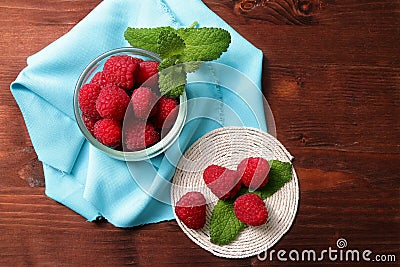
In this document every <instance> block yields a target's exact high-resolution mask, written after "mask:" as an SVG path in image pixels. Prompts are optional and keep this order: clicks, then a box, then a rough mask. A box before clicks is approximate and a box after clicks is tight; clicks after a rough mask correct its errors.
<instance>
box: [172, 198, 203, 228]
mask: <svg viewBox="0 0 400 267" xmlns="http://www.w3.org/2000/svg"><path fill="white" fill-rule="evenodd" d="M175 214H176V216H177V217H178V218H179V220H181V221H182V222H183V223H184V224H185V225H186V226H187V227H189V228H191V229H200V228H203V226H204V225H205V223H206V199H205V198H204V196H203V194H202V193H200V192H188V193H186V194H185V195H183V196H182V197H181V198H180V199H179V200H178V202H176V206H175Z"/></svg>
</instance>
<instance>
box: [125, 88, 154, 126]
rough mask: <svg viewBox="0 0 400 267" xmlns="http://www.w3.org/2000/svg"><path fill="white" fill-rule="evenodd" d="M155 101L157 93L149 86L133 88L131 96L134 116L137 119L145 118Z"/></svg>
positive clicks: (150, 111)
mask: <svg viewBox="0 0 400 267" xmlns="http://www.w3.org/2000/svg"><path fill="white" fill-rule="evenodd" d="M156 101H157V95H156V94H154V93H153V91H151V89H150V88H147V87H139V88H137V89H135V90H134V91H133V93H132V96H131V102H132V107H133V112H134V114H135V117H136V118H138V119H147V118H148V117H149V116H150V114H151V113H152V110H153V107H154V106H155V103H156Z"/></svg>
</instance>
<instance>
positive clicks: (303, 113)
mask: <svg viewBox="0 0 400 267" xmlns="http://www.w3.org/2000/svg"><path fill="white" fill-rule="evenodd" d="M204 2H205V4H206V5H208V6H209V7H210V8H211V9H212V10H213V11H214V12H216V13H217V14H218V15H219V16H221V17H222V18H223V19H224V20H225V21H226V22H227V23H229V24H230V25H231V26H232V27H233V28H234V29H236V30H237V31H238V32H239V33H240V34H241V35H243V36H244V37H245V38H246V39H248V40H249V41H250V42H252V43H253V44H254V45H255V46H256V47H258V48H259V49H261V50H262V51H263V53H264V66H263V67H264V68H263V92H264V95H265V96H266V98H267V100H268V102H269V104H270V106H271V109H272V111H273V114H274V117H275V122H276V127H277V137H278V139H279V140H280V141H281V142H282V143H283V144H284V145H285V146H286V147H287V148H288V150H289V151H290V152H291V153H292V154H293V155H294V156H295V161H294V164H295V167H296V170H297V172H298V176H299V182H300V188H301V196H300V205H299V211H298V216H297V218H296V221H295V223H294V225H293V227H292V229H291V230H290V232H289V233H288V234H287V235H285V236H284V238H283V239H282V240H281V241H280V242H279V243H278V244H277V245H276V246H275V247H274V248H273V249H275V250H279V249H286V250H290V249H293V248H294V249H297V250H302V249H315V250H317V251H321V250H323V249H327V248H328V247H329V246H332V247H335V244H336V240H337V239H338V238H341V237H342V238H346V239H347V241H348V244H349V247H350V248H353V249H355V248H357V249H370V250H372V251H373V252H374V253H376V254H378V253H381V254H395V255H396V256H397V261H398V260H399V259H400V253H399V247H400V246H399V245H400V227H399V222H400V217H399V208H400V200H399V196H400V194H399V193H400V191H399V182H398V181H399V178H400V176H399V173H400V167H399V166H400V124H399V114H400V38H399V36H400V17H399V12H400V1H397V0H395V1H393V0H381V1H376V0H365V1H357V0H342V1H335V0H242V1H230V0H218V1H217V0H206V1H204ZM98 3H100V1H99V0H88V1H78V0H63V1H47V0H29V1H28V0H19V1H11V0H0V11H1V12H0V33H1V36H2V38H1V39H0V48H1V51H2V53H1V54H0V62H1V64H0V76H1V80H0V85H1V91H0V125H1V126H0V144H1V147H0V168H1V174H0V177H1V178H0V179H1V185H0V256H1V257H0V266H81V265H83V266H85V265H88V266H97V265H98V266H110V265H112V266H120V265H141V266H154V265H161V266H173V265H183V266H187V265H189V264H191V265H192V264H193V265H198V266H206V265H213V266H215V265H218V266H250V265H251V266H266V265H268V266H277V265H280V264H281V263H280V262H279V261H278V260H276V259H275V260H274V261H272V262H271V261H268V262H262V261H259V260H258V259H257V257H252V258H248V259H242V260H227V259H221V258H217V257H214V256H212V255H211V254H210V253H208V252H206V251H204V250H202V249H201V248H199V247H198V246H196V245H195V244H194V243H193V242H191V241H190V240H189V239H188V238H187V237H186V236H185V235H184V234H183V233H182V231H181V230H180V228H179V227H178V226H177V224H176V223H175V222H174V221H171V222H163V223H158V224H153V225H147V226H142V227H135V228H133V229H118V228H115V227H113V226H112V225H110V224H109V223H107V222H97V223H88V222H86V221H85V219H84V218H82V217H81V216H79V215H77V214H76V213H75V212H73V211H71V210H69V209H68V208H66V207H64V206H62V205H60V204H58V203H56V202H55V201H53V200H51V199H49V198H47V197H46V196H45V192H44V190H45V189H44V187H43V186H44V177H43V172H42V170H41V163H40V162H39V161H38V160H37V156H36V154H35V151H34V149H33V147H32V144H31V141H30V138H29V134H28V132H27V130H26V127H25V123H24V121H23V118H22V115H21V113H20V111H19V108H18V106H17V104H16V102H15V100H14V99H13V97H12V95H11V93H10V91H9V85H10V83H11V82H12V81H13V80H14V79H15V78H16V76H17V75H18V73H19V72H20V71H21V70H22V69H23V68H24V67H25V65H26V58H27V57H28V56H29V55H32V54H34V53H36V52H37V51H39V50H41V49H42V48H43V47H45V46H46V45H48V44H50V43H51V42H53V41H54V40H56V39H57V38H59V37H61V36H62V35H63V34H65V33H66V32H67V31H68V30H70V29H71V28H72V27H73V26H74V25H75V24H76V23H78V22H79V21H80V20H81V19H82V18H84V17H85V16H86V15H87V14H88V13H89V12H90V11H91V10H92V9H93V8H94V7H95V6H96V5H97V4H98ZM324 263H329V264H340V262H329V261H326V262H324ZM294 264H298V263H294V262H287V263H286V264H285V265H294ZM301 264H302V265H306V266H308V265H311V264H318V265H320V264H321V263H311V262H302V263H301ZM361 264H362V263H361ZM361 264H360V265H361ZM386 265H387V266H390V265H391V264H390V263H386ZM392 265H395V264H393V263H392Z"/></svg>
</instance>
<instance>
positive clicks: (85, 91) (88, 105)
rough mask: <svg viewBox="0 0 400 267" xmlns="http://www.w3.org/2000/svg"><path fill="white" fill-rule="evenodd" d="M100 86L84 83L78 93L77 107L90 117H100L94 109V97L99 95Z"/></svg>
mask: <svg viewBox="0 0 400 267" xmlns="http://www.w3.org/2000/svg"><path fill="white" fill-rule="evenodd" d="M100 91H101V88H100V86H99V85H97V84H85V85H83V86H82V87H81V89H80V90H79V93H78V102H79V107H80V109H81V110H82V113H83V114H85V115H86V116H88V117H91V118H100V114H99V112H97V109H96V99H97V97H98V96H99V94H100Z"/></svg>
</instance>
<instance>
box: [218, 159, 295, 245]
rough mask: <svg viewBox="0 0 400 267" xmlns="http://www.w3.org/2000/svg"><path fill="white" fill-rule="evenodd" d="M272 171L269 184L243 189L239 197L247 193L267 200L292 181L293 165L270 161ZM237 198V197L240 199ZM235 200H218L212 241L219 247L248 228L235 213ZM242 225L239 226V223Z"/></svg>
mask: <svg viewBox="0 0 400 267" xmlns="http://www.w3.org/2000/svg"><path fill="white" fill-rule="evenodd" d="M269 164H270V167H271V168H270V171H269V176H268V183H267V184H266V185H265V186H264V187H263V188H260V189H258V190H256V191H249V189H248V188H242V189H241V190H240V192H239V193H238V196H240V195H243V194H246V193H250V192H251V193H254V194H257V195H259V196H260V197H261V198H262V199H266V198H268V197H270V196H272V195H273V194H275V193H276V192H278V191H279V189H281V188H282V187H283V186H284V185H285V184H286V183H287V182H289V181H290V180H291V179H292V164H291V163H290V162H282V161H279V160H271V161H269ZM238 196H237V197H238ZM233 202H234V199H233V200H218V203H217V204H216V205H215V207H214V210H213V212H212V215H211V222H210V241H211V242H212V243H214V244H218V245H226V244H229V243H231V242H232V241H234V240H235V239H236V238H237V236H238V235H239V234H240V232H241V231H242V230H243V229H244V228H245V227H246V225H245V224H243V223H242V222H240V221H239V220H238V219H237V218H236V216H235V213H234V211H233ZM238 222H239V223H241V224H242V225H241V224H239V223H238Z"/></svg>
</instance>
